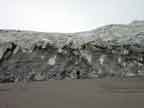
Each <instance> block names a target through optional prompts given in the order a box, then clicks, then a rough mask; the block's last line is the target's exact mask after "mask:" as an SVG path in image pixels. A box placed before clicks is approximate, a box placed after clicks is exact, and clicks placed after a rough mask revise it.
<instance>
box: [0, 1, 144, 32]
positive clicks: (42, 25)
mask: <svg viewBox="0 0 144 108" xmlns="http://www.w3.org/2000/svg"><path fill="white" fill-rule="evenodd" d="M143 19H144V0H0V29H21V30H35V31H44V32H78V31H85V30H90V29H95V28H97V27H100V26H103V25H106V24H112V23H129V22H131V21H132V20H143Z"/></svg>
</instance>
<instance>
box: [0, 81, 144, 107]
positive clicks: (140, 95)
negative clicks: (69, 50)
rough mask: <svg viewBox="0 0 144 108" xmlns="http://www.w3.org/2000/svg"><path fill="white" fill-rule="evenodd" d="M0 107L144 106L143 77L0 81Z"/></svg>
mask: <svg viewBox="0 0 144 108" xmlns="http://www.w3.org/2000/svg"><path fill="white" fill-rule="evenodd" d="M0 108H144V81H140V80H129V81H118V80H117V81H116V80H111V81H110V80H71V81H70V80H61V81H55V80H50V81H47V82H33V83H26V84H25V86H24V87H22V86H21V85H20V84H18V85H14V84H0Z"/></svg>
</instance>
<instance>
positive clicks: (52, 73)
mask: <svg viewBox="0 0 144 108" xmlns="http://www.w3.org/2000/svg"><path fill="white" fill-rule="evenodd" d="M143 41H144V23H143V21H135V22H133V23H131V24H129V25H108V26H105V27H101V28H98V29H96V30H92V31H87V32H80V33H66V34H64V33H40V32H30V31H15V30H1V31H0V82H15V81H21V80H32V81H35V80H49V79H55V80H62V79H101V78H109V79H112V78H117V79H127V78H144V43H143Z"/></svg>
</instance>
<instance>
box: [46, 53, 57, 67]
mask: <svg viewBox="0 0 144 108" xmlns="http://www.w3.org/2000/svg"><path fill="white" fill-rule="evenodd" d="M55 62H56V55H55V56H54V57H51V58H50V59H49V60H48V64H49V65H54V64H55Z"/></svg>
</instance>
